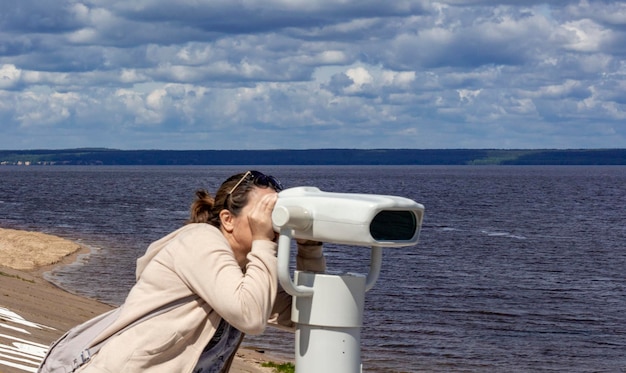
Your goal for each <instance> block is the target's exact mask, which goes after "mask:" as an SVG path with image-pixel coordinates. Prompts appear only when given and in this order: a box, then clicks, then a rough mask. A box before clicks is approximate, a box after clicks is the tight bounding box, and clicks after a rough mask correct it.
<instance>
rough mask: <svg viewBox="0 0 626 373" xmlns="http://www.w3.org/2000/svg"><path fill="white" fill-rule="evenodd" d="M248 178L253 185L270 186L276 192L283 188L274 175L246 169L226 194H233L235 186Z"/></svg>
mask: <svg viewBox="0 0 626 373" xmlns="http://www.w3.org/2000/svg"><path fill="white" fill-rule="evenodd" d="M248 179H250V180H252V182H253V183H254V184H255V185H259V186H263V187H270V186H271V187H272V188H274V190H275V191H277V192H280V191H281V190H283V184H281V183H280V181H278V179H277V178H275V177H274V176H271V175H265V174H264V173H262V172H259V171H254V170H252V171H247V172H246V173H245V174H243V176H242V177H241V179H239V181H238V182H237V184H235V186H234V187H232V188H231V189H230V192H228V195H231V194H233V192H234V191H235V190H236V189H237V187H238V186H239V185H241V183H243V182H244V181H245V180H248Z"/></svg>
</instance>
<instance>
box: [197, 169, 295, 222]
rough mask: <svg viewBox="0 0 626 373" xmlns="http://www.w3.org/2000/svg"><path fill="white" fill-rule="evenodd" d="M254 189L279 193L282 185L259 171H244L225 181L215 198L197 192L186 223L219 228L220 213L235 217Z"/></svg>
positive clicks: (202, 191) (205, 192) (202, 192)
mask: <svg viewBox="0 0 626 373" xmlns="http://www.w3.org/2000/svg"><path fill="white" fill-rule="evenodd" d="M254 188H272V189H274V190H275V191H277V192H279V191H281V190H282V189H283V186H282V184H281V183H280V181H278V179H276V178H275V177H273V176H269V175H265V174H263V173H261V172H259V171H254V170H251V171H246V172H242V173H239V174H236V175H233V176H231V177H229V178H228V179H226V181H224V182H223V183H222V185H221V186H220V187H219V189H218V190H217V192H216V193H215V198H213V197H211V195H210V194H209V193H208V192H207V191H206V190H198V191H197V192H196V199H195V201H194V202H193V204H192V205H191V216H190V218H189V220H188V221H187V223H207V224H211V225H213V226H215V227H217V228H221V226H222V223H221V221H220V212H221V211H222V210H228V211H230V213H231V214H233V215H235V216H237V215H239V213H240V212H241V210H242V209H243V208H244V207H245V206H246V205H247V204H248V200H249V196H250V192H251V191H252V190H253V189H254Z"/></svg>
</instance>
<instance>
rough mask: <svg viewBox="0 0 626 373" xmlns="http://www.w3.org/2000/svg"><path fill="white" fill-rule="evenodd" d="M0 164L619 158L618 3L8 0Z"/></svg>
mask: <svg viewBox="0 0 626 373" xmlns="http://www.w3.org/2000/svg"><path fill="white" fill-rule="evenodd" d="M0 129H1V131H0V149H40V148H48V149H50V148H51V149H62V148H76V147H107V148H117V149H310V148H418V149H428V148H502V149H504V148H615V147H621V148H624V147H626V3H625V2H624V1H602V0H593V1H591V0H582V1H578V0H573V1H568V0H554V1H549V5H548V4H546V2H545V1H534V0H441V1H422V0H397V1H394V0H390V1H382V0H380V1H379V0H334V1H333V0H237V1H234V0H176V1H172V0H55V1H49V0H2V1H1V2H0Z"/></svg>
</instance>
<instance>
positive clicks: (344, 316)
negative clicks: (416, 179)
mask: <svg viewBox="0 0 626 373" xmlns="http://www.w3.org/2000/svg"><path fill="white" fill-rule="evenodd" d="M423 216H424V206H422V205H421V204H419V203H417V202H415V201H412V200H410V199H407V198H403V197H396V196H387V195H370V194H349V193H330V192H323V191H321V190H319V189H318V188H315V187H297V188H291V189H286V190H283V191H282V192H280V193H279V195H278V200H277V202H276V206H275V207H274V211H273V212H272V223H273V225H274V229H275V230H276V231H277V232H279V233H280V236H279V238H278V278H279V280H280V283H281V285H282V287H283V288H284V289H285V291H287V292H288V293H289V294H291V295H292V296H293V297H294V300H293V303H292V311H291V320H292V321H293V322H294V323H295V324H296V333H295V336H296V346H295V353H296V355H295V356H296V373H319V372H324V373H359V372H361V371H362V366H361V351H360V343H361V339H360V338H361V327H362V322H363V308H364V299H365V292H367V291H368V290H369V289H371V288H372V287H373V286H374V283H375V282H376V280H377V279H378V276H379V273H380V268H381V263H382V248H383V247H402V246H413V245H415V244H416V243H417V240H418V238H419V233H420V230H421V226H422V220H423ZM292 238H297V239H308V240H314V241H321V242H326V243H337V244H343V245H354V246H366V247H371V261H370V268H369V273H368V274H367V276H364V275H359V274H353V273H350V274H344V275H335V274H321V273H312V272H305V271H295V274H294V278H295V281H294V280H292V278H291V274H290V273H289V270H290V269H289V262H290V258H289V255H290V248H291V239H292Z"/></svg>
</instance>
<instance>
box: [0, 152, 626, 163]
mask: <svg viewBox="0 0 626 373" xmlns="http://www.w3.org/2000/svg"><path fill="white" fill-rule="evenodd" d="M0 164H2V165H626V149H527V150H524V149H305V150H297V149H278V150H118V149H105V148H83V149H59V150H49V149H41V150H0Z"/></svg>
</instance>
